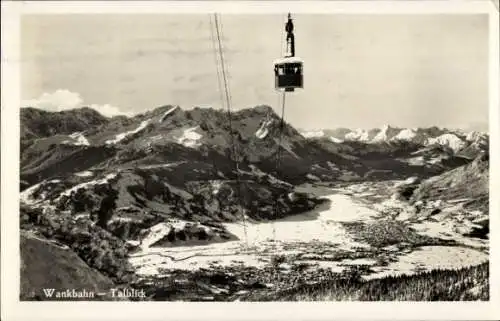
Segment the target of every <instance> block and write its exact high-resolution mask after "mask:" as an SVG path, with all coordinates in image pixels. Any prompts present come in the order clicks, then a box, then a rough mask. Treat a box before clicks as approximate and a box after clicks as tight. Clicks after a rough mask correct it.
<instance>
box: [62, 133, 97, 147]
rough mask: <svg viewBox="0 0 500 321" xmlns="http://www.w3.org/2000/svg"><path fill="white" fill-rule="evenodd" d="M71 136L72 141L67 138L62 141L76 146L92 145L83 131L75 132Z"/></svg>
mask: <svg viewBox="0 0 500 321" xmlns="http://www.w3.org/2000/svg"><path fill="white" fill-rule="evenodd" d="M69 137H70V138H71V139H72V140H71V141H69V140H65V141H63V142H62V143H63V144H71V145H76V146H90V143H89V141H88V140H87V138H86V137H85V136H84V135H83V134H82V133H73V134H71V135H69Z"/></svg>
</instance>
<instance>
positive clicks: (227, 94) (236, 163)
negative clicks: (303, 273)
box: [214, 13, 248, 250]
mask: <svg viewBox="0 0 500 321" xmlns="http://www.w3.org/2000/svg"><path fill="white" fill-rule="evenodd" d="M214 22H215V30H216V34H217V42H218V45H219V50H218V51H219V58H220V62H221V69H222V80H223V82H224V92H225V98H226V107H227V116H228V124H229V131H230V137H231V149H230V156H231V158H232V159H233V161H234V166H235V170H236V184H237V185H238V192H239V197H238V200H239V205H240V207H241V210H242V212H243V215H242V216H243V230H244V233H245V244H246V248H247V250H248V235H247V226H246V213H245V212H246V211H245V208H244V206H243V202H242V200H241V199H242V197H243V193H242V189H241V180H240V168H239V157H238V155H237V149H236V143H235V141H236V140H235V137H234V132H233V125H232V116H231V94H230V91H229V84H228V83H229V81H228V77H227V75H226V73H227V71H226V65H225V64H224V54H223V51H222V41H221V33H222V32H221V30H219V29H222V23H220V22H219V19H218V17H217V13H214ZM219 25H220V26H219Z"/></svg>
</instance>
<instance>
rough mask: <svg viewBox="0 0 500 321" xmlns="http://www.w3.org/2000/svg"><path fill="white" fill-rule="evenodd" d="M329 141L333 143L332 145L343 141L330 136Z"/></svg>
mask: <svg viewBox="0 0 500 321" xmlns="http://www.w3.org/2000/svg"><path fill="white" fill-rule="evenodd" d="M329 139H330V141H332V142H334V143H342V142H343V140H342V139H338V138H337V137H333V136H330V138H329Z"/></svg>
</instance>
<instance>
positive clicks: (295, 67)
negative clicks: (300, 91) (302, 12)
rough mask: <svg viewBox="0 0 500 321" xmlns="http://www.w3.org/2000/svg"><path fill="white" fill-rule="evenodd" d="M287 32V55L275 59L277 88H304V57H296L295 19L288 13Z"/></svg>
mask: <svg viewBox="0 0 500 321" xmlns="http://www.w3.org/2000/svg"><path fill="white" fill-rule="evenodd" d="M285 31H286V33H287V36H286V41H287V52H288V54H287V55H285V57H283V58H280V59H277V60H275V61H274V77H275V88H276V89H277V90H279V91H286V92H289V91H294V90H295V89H296V88H304V79H303V65H304V62H303V61H302V59H300V58H298V57H295V36H294V34H293V21H292V17H291V15H290V14H288V21H287V23H286V25H285Z"/></svg>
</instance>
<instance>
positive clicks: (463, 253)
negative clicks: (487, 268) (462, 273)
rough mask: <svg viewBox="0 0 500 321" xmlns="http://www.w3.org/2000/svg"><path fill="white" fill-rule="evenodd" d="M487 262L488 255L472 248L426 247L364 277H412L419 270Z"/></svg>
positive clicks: (376, 268) (377, 268)
mask: <svg viewBox="0 0 500 321" xmlns="http://www.w3.org/2000/svg"><path fill="white" fill-rule="evenodd" d="M487 260H488V254H485V253H483V252H480V251H478V250H474V249H470V248H463V247H451V246H425V247H422V248H421V249H419V250H417V251H413V252H411V253H408V254H406V255H403V256H400V257H398V261H397V262H393V263H390V264H389V265H388V266H386V267H372V269H373V270H374V271H376V273H373V274H370V275H367V276H363V278H365V279H367V280H369V279H377V278H383V277H386V276H390V275H402V274H406V275H411V274H415V273H417V272H418V271H419V270H420V271H421V270H425V271H430V270H433V269H459V268H462V267H465V266H472V265H477V264H480V263H483V262H486V261H487Z"/></svg>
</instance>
